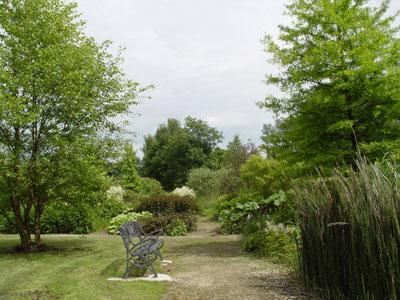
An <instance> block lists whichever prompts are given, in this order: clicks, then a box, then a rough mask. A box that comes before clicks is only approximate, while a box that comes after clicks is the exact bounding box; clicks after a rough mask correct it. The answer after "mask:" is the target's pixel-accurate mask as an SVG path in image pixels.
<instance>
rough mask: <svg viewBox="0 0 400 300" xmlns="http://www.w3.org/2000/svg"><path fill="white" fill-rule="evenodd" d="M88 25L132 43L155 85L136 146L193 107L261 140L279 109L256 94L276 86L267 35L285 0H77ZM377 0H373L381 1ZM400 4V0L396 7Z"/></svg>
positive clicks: (135, 65) (228, 133) (130, 54)
mask: <svg viewBox="0 0 400 300" xmlns="http://www.w3.org/2000/svg"><path fill="white" fill-rule="evenodd" d="M77 2H78V4H79V10H80V11H81V12H82V15H83V18H84V19H85V20H86V22H87V24H86V30H87V33H88V34H89V35H91V36H94V37H95V38H96V39H97V40H98V41H99V42H101V41H104V40H111V41H113V43H114V45H115V46H122V47H125V48H126V51H125V53H124V57H125V59H126V61H125V63H124V70H125V72H126V73H127V75H128V77H129V78H130V79H133V80H135V81H138V82H140V83H142V84H143V85H150V84H152V85H154V86H155V88H154V89H153V90H151V91H149V92H147V95H149V96H151V99H150V100H144V101H143V103H142V104H140V105H139V106H137V107H135V108H134V112H136V113H138V114H140V115H139V116H135V117H134V118H133V117H132V118H129V122H130V125H129V129H130V130H131V131H134V132H135V133H136V137H135V138H134V141H135V144H136V145H137V148H140V147H141V145H142V142H143V135H145V134H148V133H154V132H155V130H156V129H157V127H158V125H159V124H161V123H163V122H165V121H166V120H167V119H168V118H177V119H180V120H183V119H184V118H185V117H186V116H188V115H191V116H194V117H197V118H201V119H203V120H206V121H208V123H209V124H210V125H211V126H215V127H217V128H218V129H219V130H221V131H222V132H223V134H224V137H225V140H226V141H229V140H230V139H231V138H232V136H233V135H234V134H239V135H240V136H241V138H242V139H243V140H247V139H252V140H253V141H254V142H256V143H259V137H260V135H261V129H262V125H263V124H264V123H266V122H271V121H272V115H271V114H270V113H268V112H265V111H262V110H260V109H259V108H258V107H257V106H256V105H255V102H257V101H259V100H262V99H263V98H264V97H265V95H267V94H268V93H276V92H277V91H275V90H274V89H273V88H271V87H267V86H266V85H265V84H264V83H263V80H264V76H265V74H266V73H267V72H268V71H269V70H273V69H274V66H270V65H269V64H268V63H267V61H266V59H267V55H266V54H265V53H264V52H263V44H262V43H261V39H262V38H263V37H264V35H265V33H269V34H272V35H276V34H277V26H278V25H279V24H281V23H283V22H285V21H287V20H286V19H285V18H287V17H285V16H284V15H283V11H284V4H285V3H287V1H285V0H141V1H140V0H78V1H77ZM379 2H380V1H379V0H374V1H372V3H379ZM396 9H400V1H398V0H395V1H393V3H392V8H391V11H392V12H394V11H395V10H396Z"/></svg>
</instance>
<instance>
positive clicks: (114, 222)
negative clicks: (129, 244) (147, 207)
mask: <svg viewBox="0 0 400 300" xmlns="http://www.w3.org/2000/svg"><path fill="white" fill-rule="evenodd" d="M152 217H153V214H152V213H150V212H148V211H142V212H139V213H136V212H126V213H122V214H119V215H118V216H116V217H114V218H112V219H111V221H110V225H109V226H108V227H107V231H108V232H109V233H111V234H119V228H120V227H121V226H122V225H123V224H124V223H126V222H129V221H138V222H140V223H141V222H144V221H146V220H148V219H152Z"/></svg>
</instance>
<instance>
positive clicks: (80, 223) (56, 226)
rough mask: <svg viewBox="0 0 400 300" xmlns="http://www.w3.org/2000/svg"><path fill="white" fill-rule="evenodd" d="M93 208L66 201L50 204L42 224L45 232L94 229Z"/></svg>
mask: <svg viewBox="0 0 400 300" xmlns="http://www.w3.org/2000/svg"><path fill="white" fill-rule="evenodd" d="M92 218H93V217H92V215H91V209H90V208H89V207H85V206H80V207H79V206H71V205H69V204H65V203H54V204H51V205H48V207H47V209H46V210H45V211H44V213H43V216H42V220H41V224H42V232H43V233H89V232H91V231H92V230H93V219H92Z"/></svg>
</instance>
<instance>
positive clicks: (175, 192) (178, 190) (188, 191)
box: [172, 186, 196, 198]
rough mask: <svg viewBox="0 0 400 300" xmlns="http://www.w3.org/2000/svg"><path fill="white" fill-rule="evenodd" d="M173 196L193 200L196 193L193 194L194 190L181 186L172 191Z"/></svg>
mask: <svg viewBox="0 0 400 300" xmlns="http://www.w3.org/2000/svg"><path fill="white" fill-rule="evenodd" d="M172 194H173V195H178V196H181V197H185V196H187V197H192V198H195V197H196V193H195V192H194V190H192V189H191V188H189V187H187V186H183V187H181V188H176V189H174V190H173V191H172Z"/></svg>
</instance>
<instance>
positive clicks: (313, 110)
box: [260, 0, 400, 168]
mask: <svg viewBox="0 0 400 300" xmlns="http://www.w3.org/2000/svg"><path fill="white" fill-rule="evenodd" d="M388 5H389V2H388V1H383V2H382V4H381V5H380V6H379V7H377V8H371V7H370V6H369V5H368V1H366V0H338V1H331V0H295V1H291V3H290V4H289V5H288V6H287V11H286V13H287V14H288V15H289V16H291V17H292V20H293V21H292V23H291V24H290V25H287V26H286V25H282V26H280V35H279V41H277V42H276V41H274V40H273V38H272V37H270V36H267V37H266V39H265V42H266V51H267V52H268V53H269V54H270V55H271V58H272V59H271V60H272V62H274V63H275V64H277V65H278V66H279V67H280V72H279V73H277V74H268V75H267V83H268V84H270V85H276V86H278V87H279V88H280V90H281V91H282V92H283V94H284V96H282V97H274V96H268V97H267V98H266V99H265V101H263V102H262V103H260V105H261V106H262V107H264V108H268V109H271V110H273V111H274V112H275V113H276V114H277V115H278V117H279V119H278V121H277V122H276V124H275V126H265V127H264V142H265V148H266V150H267V152H268V154H269V155H270V156H271V157H274V158H281V159H286V160H288V161H289V162H290V163H294V162H305V163H306V164H307V165H308V166H310V167H312V168H313V167H315V166H329V165H330V166H331V165H333V164H336V163H337V162H342V161H344V162H346V163H351V162H352V161H353V159H354V157H355V156H356V155H357V153H358V151H361V152H362V153H363V154H367V155H371V156H374V155H375V156H376V155H377V153H376V152H377V151H376V149H379V148H380V149H387V147H382V145H384V144H387V143H388V142H391V143H394V144H395V145H398V139H399V133H400V123H399V119H398V116H399V112H400V111H399V109H400V105H399V104H400V101H399V100H400V89H399V86H400V77H399V74H400V64H399V62H400V40H399V35H398V33H399V28H398V27H396V26H395V25H394V21H395V19H396V16H387V14H386V12H387V9H388ZM378 152H379V151H378ZM383 154H384V153H380V154H379V155H381V156H382V155H383Z"/></svg>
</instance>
